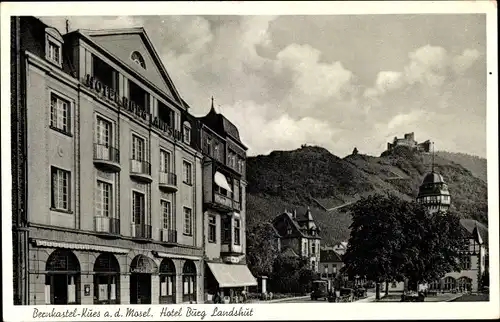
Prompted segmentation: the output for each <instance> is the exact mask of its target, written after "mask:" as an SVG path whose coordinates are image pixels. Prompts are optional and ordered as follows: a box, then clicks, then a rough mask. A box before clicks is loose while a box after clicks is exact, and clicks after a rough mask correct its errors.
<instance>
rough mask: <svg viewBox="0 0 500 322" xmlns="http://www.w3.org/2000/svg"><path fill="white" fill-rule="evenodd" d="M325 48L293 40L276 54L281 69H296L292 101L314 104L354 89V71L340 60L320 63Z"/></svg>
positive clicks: (306, 104)
mask: <svg viewBox="0 0 500 322" xmlns="http://www.w3.org/2000/svg"><path fill="white" fill-rule="evenodd" d="M320 56H321V52H320V51H319V50H317V49H315V48H313V47H311V46H309V45H298V44H291V45H289V46H287V47H286V48H285V49H283V50H282V51H280V52H279V53H278V54H277V56H276V58H277V60H278V61H277V62H276V68H277V70H282V69H283V68H288V69H290V70H292V71H293V75H294V76H293V79H292V83H293V90H292V93H291V97H290V103H294V102H295V103H296V104H299V105H300V106H303V107H313V106H314V105H315V104H316V103H318V102H322V101H324V100H325V99H328V98H337V99H341V98H342V94H344V93H347V92H349V91H350V90H351V86H352V80H353V73H352V72H351V71H349V70H347V69H345V68H344V66H342V63H340V62H334V63H331V64H327V63H320V62H319V59H320Z"/></svg>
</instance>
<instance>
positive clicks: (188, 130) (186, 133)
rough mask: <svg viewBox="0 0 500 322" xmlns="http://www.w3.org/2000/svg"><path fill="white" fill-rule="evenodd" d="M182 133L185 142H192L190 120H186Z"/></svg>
mask: <svg viewBox="0 0 500 322" xmlns="http://www.w3.org/2000/svg"><path fill="white" fill-rule="evenodd" d="M182 134H183V136H184V143H186V144H190V143H191V125H189V123H188V122H184V125H183V127H182Z"/></svg>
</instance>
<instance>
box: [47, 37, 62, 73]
mask: <svg viewBox="0 0 500 322" xmlns="http://www.w3.org/2000/svg"><path fill="white" fill-rule="evenodd" d="M63 43H64V40H63V38H62V36H61V34H59V32H58V31H57V30H56V29H54V28H45V58H46V59H47V60H48V61H50V62H52V63H53V64H55V65H57V66H59V67H62V45H63Z"/></svg>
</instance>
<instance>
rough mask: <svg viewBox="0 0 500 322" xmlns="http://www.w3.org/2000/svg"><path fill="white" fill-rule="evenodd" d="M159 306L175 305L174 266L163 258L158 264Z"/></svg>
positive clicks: (170, 261) (169, 260)
mask: <svg viewBox="0 0 500 322" xmlns="http://www.w3.org/2000/svg"><path fill="white" fill-rule="evenodd" d="M159 273H160V304H171V303H175V265H174V263H173V262H172V260H171V259H169V258H165V259H163V260H162V262H161V264H160V272H159Z"/></svg>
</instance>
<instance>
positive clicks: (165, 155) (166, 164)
mask: <svg viewBox="0 0 500 322" xmlns="http://www.w3.org/2000/svg"><path fill="white" fill-rule="evenodd" d="M170 158H171V157H170V152H167V151H165V150H160V172H164V173H169V172H170Z"/></svg>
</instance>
